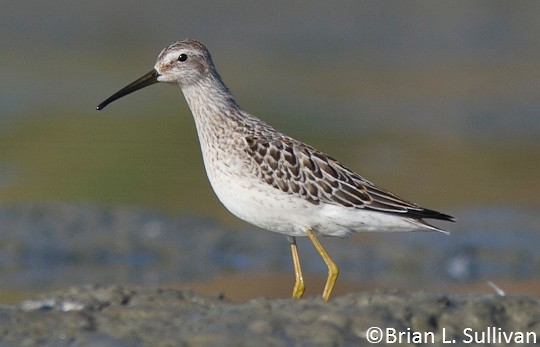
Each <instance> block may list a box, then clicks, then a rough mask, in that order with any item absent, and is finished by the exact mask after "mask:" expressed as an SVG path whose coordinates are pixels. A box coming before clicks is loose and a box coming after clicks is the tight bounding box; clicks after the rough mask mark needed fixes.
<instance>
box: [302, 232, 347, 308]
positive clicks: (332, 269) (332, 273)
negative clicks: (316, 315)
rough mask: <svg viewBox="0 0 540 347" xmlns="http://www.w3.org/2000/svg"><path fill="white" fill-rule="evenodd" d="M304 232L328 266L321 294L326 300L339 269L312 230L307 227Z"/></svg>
mask: <svg viewBox="0 0 540 347" xmlns="http://www.w3.org/2000/svg"><path fill="white" fill-rule="evenodd" d="M306 233H307V236H308V237H309V239H310V240H311V242H312V243H313V245H314V246H315V248H316V249H317V251H318V252H319V254H320V255H321V257H322V258H323V260H324V262H325V263H326V266H328V278H327V279H326V285H325V286H324V291H323V294H322V297H323V299H324V300H325V301H328V298H329V297H330V293H332V289H333V288H334V284H336V281H337V278H338V274H339V269H338V267H337V266H336V263H334V261H333V260H332V258H330V256H329V255H328V253H326V251H325V250H324V248H323V246H322V245H321V243H320V242H319V240H317V238H316V237H315V234H313V230H311V229H308V230H306Z"/></svg>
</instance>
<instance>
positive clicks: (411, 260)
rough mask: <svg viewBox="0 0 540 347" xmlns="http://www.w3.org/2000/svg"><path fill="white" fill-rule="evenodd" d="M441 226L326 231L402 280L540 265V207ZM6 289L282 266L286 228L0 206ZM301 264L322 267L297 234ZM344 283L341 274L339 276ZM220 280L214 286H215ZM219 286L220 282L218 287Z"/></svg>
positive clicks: (473, 215)
mask: <svg viewBox="0 0 540 347" xmlns="http://www.w3.org/2000/svg"><path fill="white" fill-rule="evenodd" d="M457 217H458V218H459V223H458V224H455V225H445V226H447V227H448V229H449V230H450V231H451V232H452V234H451V235H450V236H446V235H443V234H441V233H432V232H426V233H406V234H398V233H391V234H376V233H369V234H362V235H356V236H353V237H351V238H348V239H331V238H323V239H321V241H322V243H323V245H324V246H325V247H326V249H327V251H328V253H329V254H330V255H331V256H332V257H333V258H334V260H335V262H336V263H337V264H338V265H339V268H340V270H341V273H340V276H341V279H343V280H344V281H348V282H358V283H362V284H363V285H367V286H369V285H370V284H371V285H384V286H390V287H397V288H409V287H410V288H422V287H423V286H424V287H429V288H433V287H440V288H444V287H446V286H451V285H456V284H466V283H474V282H478V281H495V282H497V281H523V280H527V279H534V278H535V275H536V274H538V273H540V254H539V253H538V251H537V250H538V245H539V244H540V217H539V215H538V214H537V213H536V211H533V210H526V209H519V208H515V207H504V206H493V207H486V206H484V207H475V208H472V207H471V208H470V209H468V210H466V211H462V212H460V213H458V214H457ZM0 232H1V238H0V239H1V242H0V278H1V281H0V291H5V292H7V291H22V292H35V291H42V290H45V289H51V288H60V287H65V286H71V285H76V284H81V283H107V284H108V283H136V284H167V283H174V282H193V281H198V280H208V279H210V278H213V277H215V276H219V275H221V276H227V274H234V273H247V274H249V273H255V272H257V273H285V272H290V273H291V278H292V264H291V257H290V253H289V247H288V243H287V240H286V238H284V237H282V236H280V235H278V234H274V233H271V232H267V231H263V230H260V229H255V228H252V227H246V228H242V229H241V230H234V229H232V228H230V227H223V226H221V225H219V224H217V223H216V222H213V221H211V220H208V219H203V218H200V217H196V216H188V215H184V216H177V217H174V216H169V215H165V214H161V213H155V212H151V211H145V210H137V209H129V208H120V207H116V208H106V207H99V206H90V205H67V204H57V205H35V204H34V205H3V206H1V207H0ZM299 251H300V257H301V262H302V265H303V269H304V271H305V272H306V273H308V274H314V275H319V276H324V275H325V274H326V267H325V265H324V263H323V262H322V260H321V259H320V258H319V256H318V254H317V253H316V251H315V250H314V249H313V247H312V246H311V244H309V242H308V241H307V240H305V239H301V240H299ZM338 283H339V282H338ZM216 290H218V289H216ZM218 291H219V290H218Z"/></svg>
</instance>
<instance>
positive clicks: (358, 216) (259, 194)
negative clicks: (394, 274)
mask: <svg viewBox="0 0 540 347" xmlns="http://www.w3.org/2000/svg"><path fill="white" fill-rule="evenodd" d="M208 169H209V168H208V167H207V173H208V178H209V180H210V183H211V185H212V188H213V189H214V191H215V193H216V195H217V196H218V198H219V200H220V201H221V202H222V203H223V205H225V207H226V208H227V209H228V210H229V211H230V212H231V213H233V214H234V215H235V216H237V217H238V218H240V219H242V220H244V221H246V222H248V223H251V224H254V225H256V226H258V227H261V228H263V229H267V230H270V231H274V232H278V233H282V234H286V235H290V236H306V230H307V229H311V230H313V231H314V232H315V234H318V235H327V236H337V237H345V236H348V235H350V234H351V233H354V232H364V231H379V232H384V231H412V230H419V229H427V228H424V227H422V226H421V225H419V224H417V223H415V222H414V221H413V220H410V219H405V218H400V217H399V216H394V215H389V214H384V213H380V212H371V211H366V210H362V209H355V208H347V207H343V206H339V205H331V204H325V203H320V204H318V205H314V204H312V203H310V202H308V201H307V200H304V199H302V198H300V197H297V196H294V195H292V194H287V193H284V192H282V191H281V190H279V189H276V188H274V187H272V186H271V185H269V184H267V183H264V182H261V181H260V180H259V179H258V178H257V177H255V176H253V177H250V178H247V177H245V178H242V179H238V178H237V176H236V175H232V174H231V175H226V174H218V172H219V171H220V170H216V168H215V167H214V168H212V169H210V170H208Z"/></svg>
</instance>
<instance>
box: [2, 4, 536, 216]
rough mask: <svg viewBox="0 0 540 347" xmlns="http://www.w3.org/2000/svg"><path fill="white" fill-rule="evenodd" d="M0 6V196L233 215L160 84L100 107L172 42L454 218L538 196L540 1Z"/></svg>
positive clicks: (263, 112) (400, 189)
mask: <svg viewBox="0 0 540 347" xmlns="http://www.w3.org/2000/svg"><path fill="white" fill-rule="evenodd" d="M0 6H1V9H0V47H2V49H1V51H2V52H1V54H0V76H1V77H0V81H1V82H0V201H2V202H14V201H17V202H27V201H30V202H34V201H38V202H58V201H61V202H90V203H99V204H102V203H104V204H110V205H136V206H143V207H149V208H155V209H161V210H165V211H169V212H171V213H182V212H190V213H196V214H201V215H207V216H211V217H213V218H217V219H219V220H221V221H228V222H232V223H236V221H235V219H234V218H232V217H230V216H229V214H228V213H227V212H226V211H225V209H224V208H222V207H221V206H220V204H219V202H218V201H217V199H216V198H215V196H214V195H213V193H212V191H211V188H210V186H209V184H208V183H207V179H206V175H205V173H204V169H203V166H202V160H201V156H200V150H199V148H198V143H197V137H196V133H195V129H194V125H193V121H192V119H191V115H190V113H189V110H188V109H187V106H186V104H185V102H184V100H183V97H182V96H181V94H180V91H179V90H178V89H176V88H172V87H170V86H164V85H159V86H154V87H152V88H148V89H145V90H143V91H140V92H137V93H136V94H133V95H130V96H128V97H126V98H124V99H122V100H120V101H118V102H116V103H114V104H112V105H111V106H110V107H108V108H107V109H106V110H104V111H103V112H97V111H96V110H95V107H96V105H97V104H98V103H99V102H101V101H102V100H104V99H105V98H106V97H108V96H109V95H111V94H112V93H113V92H115V91H116V90H118V89H119V88H120V87H123V86H124V85H126V84H127V83H129V82H131V81H132V80H134V79H135V78H137V77H139V76H140V75H142V74H143V73H145V72H147V71H148V70H150V69H151V68H152V66H153V64H154V61H155V59H156V57H157V55H158V53H159V52H160V50H161V49H162V48H163V47H164V46H166V45H167V44H169V43H170V42H172V41H176V40H181V39H184V38H195V39H198V40H200V41H202V42H204V43H205V44H206V45H207V46H208V47H209V49H210V51H211V52H212V54H213V57H214V61H215V63H216V65H217V67H218V70H219V71H220V72H221V74H222V77H223V78H224V80H225V82H226V83H227V84H228V86H229V87H230V89H231V90H232V92H233V94H234V95H235V97H236V99H237V101H238V102H239V103H240V105H242V106H243V107H244V108H245V109H246V110H248V111H249V112H251V113H253V114H255V115H257V116H259V117H260V118H262V119H264V120H265V121H267V122H269V123H270V124H272V125H274V126H275V127H277V128H278V129H280V130H282V131H284V132H285V133H287V134H289V135H291V136H294V137H296V138H299V139H301V140H304V141H305V142H307V143H309V144H311V145H314V146H316V147H318V148H320V149H322V150H323V151H325V152H327V153H329V154H331V155H332V156H333V157H336V158H338V159H339V160H341V161H342V162H344V163H345V164H346V165H347V166H349V167H351V168H352V169H354V170H356V171H358V172H360V173H361V174H362V175H364V176H365V177H366V178H368V179H369V180H371V181H374V182H375V183H376V184H378V185H381V186H383V187H386V188H388V189H390V190H392V191H394V192H396V193H398V195H401V196H404V197H407V198H408V199H410V200H413V201H415V202H418V203H420V204H422V205H425V206H427V207H430V208H435V209H440V210H443V211H445V212H448V213H453V212H455V211H458V210H462V209H467V208H468V207H469V206H477V205H501V204H502V205H514V206H522V207H528V208H530V207H533V208H536V207H537V206H538V205H539V203H540V194H539V192H540V189H539V188H540V180H539V177H540V175H539V173H540V160H539V159H540V141H539V140H538V139H539V135H538V134H539V133H540V117H538V110H539V106H540V101H539V100H540V98H539V92H540V82H539V81H540V59H539V58H540V21H539V20H538V18H539V15H540V3H538V2H531V1H523V2H522V1H475V2H470V1H452V2H431V1H430V2H401V1H399V2H398V1H391V2H387V1H369V2H366V1H339V2H328V1H294V2H290V1H272V2H252V1H228V2H225V1H204V2H201V1H182V2H178V1H172V0H170V1H167V0H156V1H152V2H149V1H126V0H119V1H91V2H83V1H71V2H67V1H58V0H51V1H45V2H44V1H12V0H2V3H1V5H0Z"/></svg>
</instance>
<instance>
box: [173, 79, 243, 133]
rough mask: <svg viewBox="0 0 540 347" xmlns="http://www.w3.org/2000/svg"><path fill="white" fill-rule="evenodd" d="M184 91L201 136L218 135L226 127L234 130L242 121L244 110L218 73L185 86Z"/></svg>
mask: <svg viewBox="0 0 540 347" xmlns="http://www.w3.org/2000/svg"><path fill="white" fill-rule="evenodd" d="M182 92H183V94H184V97H185V98H186V101H187V103H188V106H189V108H190V109H191V113H192V114H193V118H194V119H195V125H196V127H197V131H198V133H199V136H206V135H211V136H218V134H223V133H224V129H228V130H231V131H234V129H235V128H236V127H237V126H238V125H239V124H241V123H242V121H241V118H243V112H242V111H241V110H240V107H239V106H238V104H237V103H236V101H234V98H233V96H232V94H231V92H230V91H229V89H228V88H227V86H225V84H224V83H223V81H222V80H221V78H220V77H219V75H218V74H217V73H216V74H215V75H213V74H211V75H209V76H206V77H205V78H203V79H201V80H199V81H198V82H197V83H194V84H191V85H188V86H183V87H182Z"/></svg>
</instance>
